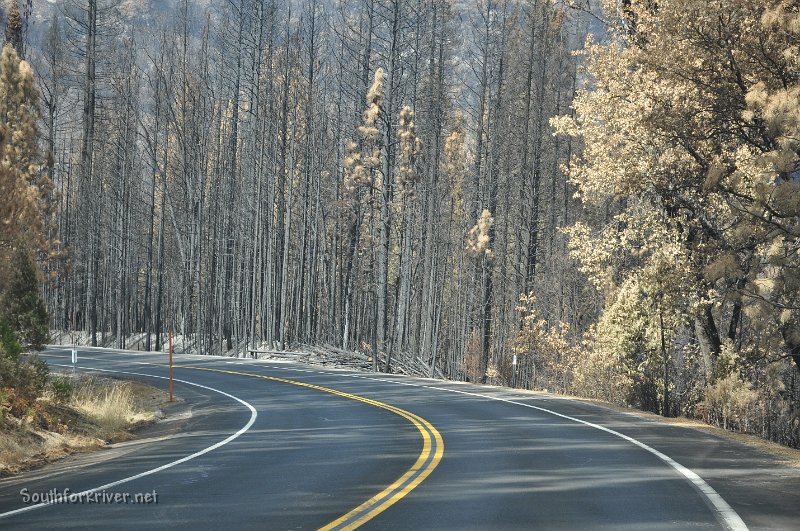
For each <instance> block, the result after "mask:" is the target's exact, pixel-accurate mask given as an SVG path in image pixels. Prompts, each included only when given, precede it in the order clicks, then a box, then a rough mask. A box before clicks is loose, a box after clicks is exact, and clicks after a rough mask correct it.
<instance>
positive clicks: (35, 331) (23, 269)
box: [2, 248, 49, 350]
mask: <svg viewBox="0 0 800 531" xmlns="http://www.w3.org/2000/svg"><path fill="white" fill-rule="evenodd" d="M3 307H4V309H3V310H2V311H3V319H4V320H5V321H6V322H7V323H8V324H9V325H10V326H11V328H12V330H14V331H16V332H17V334H18V335H19V337H20V339H21V340H22V341H23V342H25V343H26V344H28V345H30V347H31V348H34V349H37V350H41V349H42V347H43V345H44V344H45V343H46V342H47V339H48V336H49V332H48V319H47V310H46V309H45V306H44V302H43V301H42V298H41V297H40V296H39V278H38V273H37V269H36V264H35V263H34V262H33V259H32V257H31V253H30V251H28V250H26V249H23V248H19V249H17V252H16V253H15V255H14V260H13V267H12V272H11V278H10V282H9V285H8V287H7V289H6V290H5V292H4V295H3Z"/></svg>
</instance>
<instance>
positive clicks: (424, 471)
mask: <svg viewBox="0 0 800 531" xmlns="http://www.w3.org/2000/svg"><path fill="white" fill-rule="evenodd" d="M175 367H176V368H181V369H193V370H198V371H210V372H220V373H225V374H235V375H238V376H250V377H253V378H260V379H262V380H270V381H273V382H281V383H285V384H290V385H296V386H298V387H305V388H307V389H314V390H316V391H321V392H324V393H330V394H332V395H336V396H341V397H344V398H349V399H350V400H356V401H358V402H363V403H364V404H369V405H371V406H375V407H379V408H381V409H385V410H387V411H391V412H392V413H394V414H396V415H400V416H401V417H403V418H404V419H406V420H408V421H409V422H411V423H412V424H413V425H414V426H416V428H417V429H418V430H419V432H420V434H421V435H422V452H421V453H420V454H419V457H418V458H417V460H416V461H415V462H414V464H413V465H412V466H411V468H409V469H408V470H407V471H406V472H405V473H404V474H403V475H402V476H400V477H399V478H397V480H396V481H395V482H394V483H392V484H391V485H389V486H388V487H386V488H385V489H383V490H382V491H381V492H379V493H378V494H376V495H375V496H373V497H372V498H370V499H369V500H367V501H365V502H364V503H362V504H361V505H359V506H358V507H356V508H355V509H353V510H352V511H350V512H348V513H347V514H344V515H342V516H340V517H339V518H337V519H336V520H334V521H333V522H331V523H329V524H327V525H325V526H323V527H321V528H320V530H324V531H328V530H346V529H356V528H357V527H360V526H362V525H363V524H365V523H366V522H368V521H370V520H372V519H373V518H375V517H376V516H377V515H379V514H380V513H382V512H383V511H385V510H386V509H388V508H389V507H391V506H392V505H394V504H395V503H397V502H398V501H400V500H401V499H402V498H403V497H405V496H406V495H407V494H408V493H409V492H411V491H412V490H413V489H414V488H415V487H416V486H417V485H419V484H420V483H422V482H423V481H424V480H425V478H427V477H428V476H429V475H430V473H431V472H433V469H434V468H436V466H437V465H438V464H439V461H441V460H442V455H443V454H444V441H443V440H442V436H441V434H440V433H439V432H438V431H437V430H436V428H434V427H433V425H431V423H430V422H428V421H427V420H425V419H423V418H422V417H420V416H418V415H415V414H413V413H411V412H409V411H406V410H404V409H400V408H399V407H395V406H392V405H389V404H386V403H384V402H379V401H377V400H372V399H370V398H365V397H363V396H358V395H354V394H350V393H345V392H344V391H338V390H336V389H331V388H329V387H322V386H320V385H314V384H310V383H306V382H299V381H296V380H288V379H286V378H279V377H277V376H267V375H263V374H254V373H251V372H240V371H228V370H225V369H212V368H209V367H194V366H189V365H175Z"/></svg>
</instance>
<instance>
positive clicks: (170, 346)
mask: <svg viewBox="0 0 800 531" xmlns="http://www.w3.org/2000/svg"><path fill="white" fill-rule="evenodd" d="M169 401H170V402H172V327H171V326H170V327H169Z"/></svg>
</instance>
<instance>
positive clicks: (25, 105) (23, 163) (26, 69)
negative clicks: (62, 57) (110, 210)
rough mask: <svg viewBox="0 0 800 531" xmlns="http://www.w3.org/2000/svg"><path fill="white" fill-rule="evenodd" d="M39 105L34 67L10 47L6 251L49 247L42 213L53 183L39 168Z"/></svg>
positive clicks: (4, 152)
mask: <svg viewBox="0 0 800 531" xmlns="http://www.w3.org/2000/svg"><path fill="white" fill-rule="evenodd" d="M37 101H38V93H37V91H36V88H35V85H34V79H33V71H32V70H31V67H30V66H29V65H28V63H26V62H25V61H20V59H19V56H18V55H17V53H16V51H15V50H14V48H13V47H12V46H11V45H10V44H6V45H5V47H4V48H3V52H2V58H0V116H3V117H4V120H2V121H0V197H2V198H3V201H2V202H1V203H0V250H2V249H3V248H6V249H7V248H10V247H12V246H13V242H15V241H28V242H30V243H31V245H32V246H33V247H37V248H39V247H42V248H43V246H44V240H43V237H42V226H43V223H42V219H41V213H40V207H41V203H42V190H43V189H48V188H49V183H48V180H47V178H46V177H42V176H41V175H40V165H39V163H38V158H39V147H38V127H37V121H38V117H39V113H38V108H37Z"/></svg>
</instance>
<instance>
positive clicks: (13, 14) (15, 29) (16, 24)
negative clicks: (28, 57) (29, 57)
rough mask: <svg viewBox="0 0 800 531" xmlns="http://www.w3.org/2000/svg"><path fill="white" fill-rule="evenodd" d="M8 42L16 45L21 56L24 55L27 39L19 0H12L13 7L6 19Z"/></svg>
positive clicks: (15, 48)
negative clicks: (24, 33)
mask: <svg viewBox="0 0 800 531" xmlns="http://www.w3.org/2000/svg"><path fill="white" fill-rule="evenodd" d="M6 42H7V43H8V44H10V45H11V46H13V47H14V50H16V52H17V55H18V56H19V57H23V56H24V45H25V39H24V37H23V23H22V13H21V12H20V9H19V0H12V2H11V9H10V10H9V11H8V18H7V19H6Z"/></svg>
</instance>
